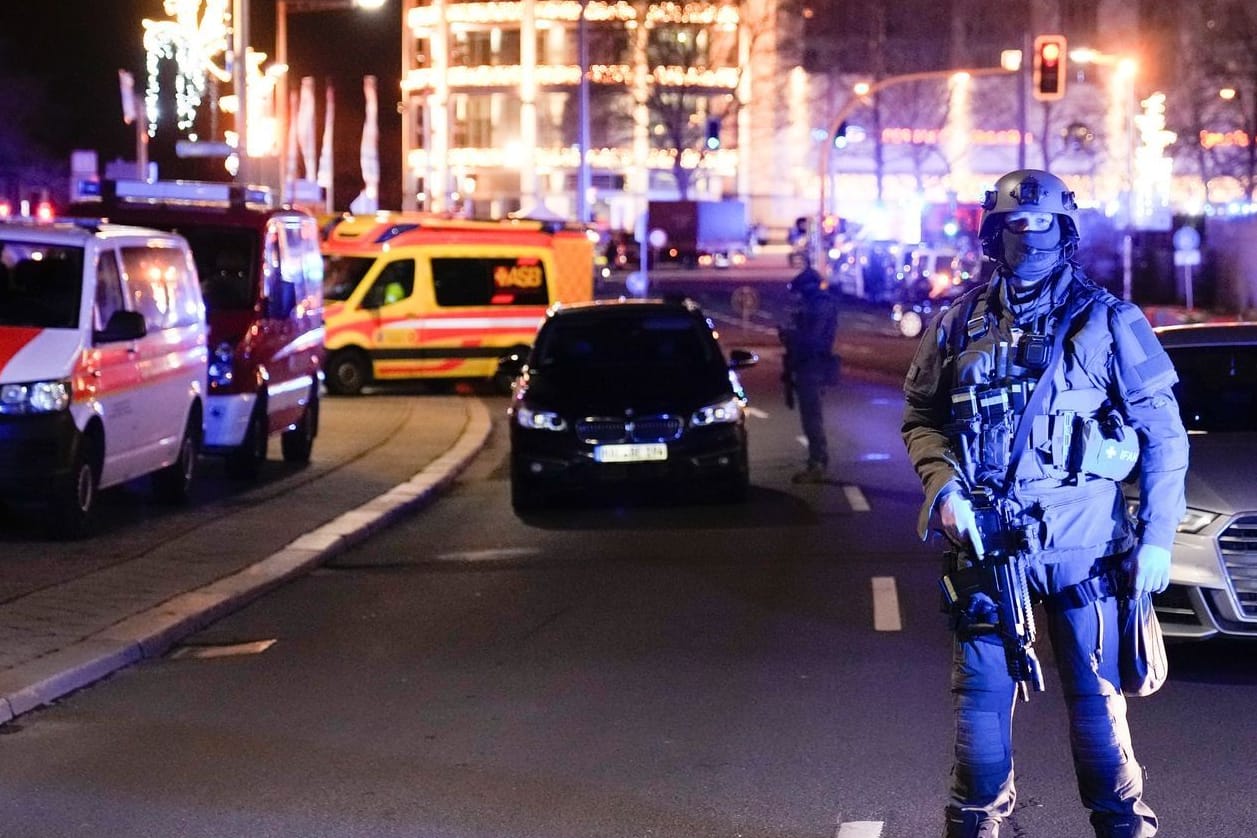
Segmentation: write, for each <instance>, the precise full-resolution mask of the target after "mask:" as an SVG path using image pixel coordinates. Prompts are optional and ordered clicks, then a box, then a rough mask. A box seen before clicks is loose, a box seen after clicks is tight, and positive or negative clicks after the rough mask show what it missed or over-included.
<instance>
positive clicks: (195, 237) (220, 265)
mask: <svg viewBox="0 0 1257 838" xmlns="http://www.w3.org/2000/svg"><path fill="white" fill-rule="evenodd" d="M173 229H174V231H175V232H176V233H178V234H180V235H181V236H183V237H184V238H185V239H187V240H188V244H189V245H190V246H191V248H192V259H193V260H194V261H195V262H196V272H197V274H198V275H199V276H200V278H201V294H202V295H203V296H204V297H205V306H206V308H208V309H210V310H212V311H233V310H235V311H240V310H247V309H250V308H252V307H253V303H254V302H255V290H254V289H256V288H257V287H258V282H257V281H256V279H255V276H256V271H257V269H258V268H259V267H260V264H261V263H260V261H259V258H258V253H257V239H258V236H257V233H256V232H254V231H253V230H251V229H243V228H231V227H201V226H196V225H188V226H186V227H175V228H173Z"/></svg>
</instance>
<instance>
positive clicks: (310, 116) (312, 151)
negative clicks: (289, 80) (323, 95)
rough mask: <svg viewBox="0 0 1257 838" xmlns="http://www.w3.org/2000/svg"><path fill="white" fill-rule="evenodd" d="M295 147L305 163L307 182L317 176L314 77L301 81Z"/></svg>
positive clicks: (307, 77)
mask: <svg viewBox="0 0 1257 838" xmlns="http://www.w3.org/2000/svg"><path fill="white" fill-rule="evenodd" d="M297 125H298V128H297V146H298V147H299V148H300V149H301V158H302V160H304V161H305V172H306V178H307V179H308V180H314V178H315V177H316V176H317V171H318V170H317V168H316V166H317V163H318V156H317V155H318V149H317V148H315V145H314V77H313V76H306V77H305V78H303V79H302V80H301V104H300V105H299V106H298V107H297Z"/></svg>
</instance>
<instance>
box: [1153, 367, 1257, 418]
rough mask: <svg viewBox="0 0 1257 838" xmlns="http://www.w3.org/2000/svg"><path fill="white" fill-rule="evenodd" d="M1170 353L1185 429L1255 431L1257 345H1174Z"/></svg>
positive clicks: (1256, 414) (1175, 390) (1176, 393)
mask: <svg viewBox="0 0 1257 838" xmlns="http://www.w3.org/2000/svg"><path fill="white" fill-rule="evenodd" d="M1169 354H1170V358H1172V359H1173V361H1174V367H1175V369H1177V370H1178V377H1179V383H1178V384H1177V385H1175V387H1174V394H1175V395H1176V396H1177V397H1178V407H1179V412H1180V413H1181V414H1182V416H1183V424H1184V425H1185V426H1186V427H1187V430H1188V431H1198V432H1199V431H1204V432H1207V433H1208V432H1212V433H1228V432H1231V433H1235V432H1243V431H1248V432H1252V431H1257V346H1196V347H1176V348H1173V349H1170V350H1169Z"/></svg>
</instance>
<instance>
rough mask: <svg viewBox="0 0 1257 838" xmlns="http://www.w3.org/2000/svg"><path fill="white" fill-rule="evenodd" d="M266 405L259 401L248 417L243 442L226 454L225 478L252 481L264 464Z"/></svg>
mask: <svg viewBox="0 0 1257 838" xmlns="http://www.w3.org/2000/svg"><path fill="white" fill-rule="evenodd" d="M267 430H268V428H267V426H266V404H265V403H264V402H262V401H259V402H258V403H257V404H256V405H254V407H253V415H252V416H250V417H249V428H248V430H246V431H245V432H244V440H243V441H242V442H241V443H240V445H238V446H237V447H236V448H234V449H232V450H231V451H230V452H229V453H228V454H227V476H228V477H232V478H235V479H237V480H254V479H256V478H257V476H258V472H260V471H261V470H262V463H264V462H266V445H267V442H268V440H267Z"/></svg>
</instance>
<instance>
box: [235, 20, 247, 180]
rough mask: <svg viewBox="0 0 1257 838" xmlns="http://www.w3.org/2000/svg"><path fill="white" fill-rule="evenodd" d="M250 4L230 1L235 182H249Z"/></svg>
mask: <svg viewBox="0 0 1257 838" xmlns="http://www.w3.org/2000/svg"><path fill="white" fill-rule="evenodd" d="M248 49H249V0H232V8H231V89H232V90H233V91H234V92H235V94H236V159H237V160H238V161H239V168H237V169H236V180H243V181H246V182H247V181H248V179H249V166H248V160H249V86H248V85H249V73H248V67H247V66H246V65H247V64H248V63H249V59H248V54H247V53H248Z"/></svg>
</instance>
